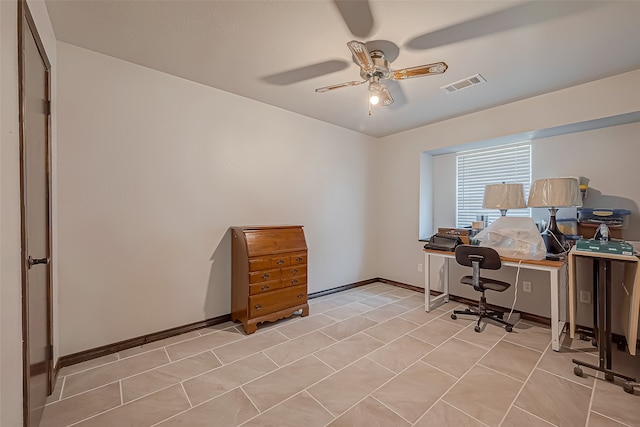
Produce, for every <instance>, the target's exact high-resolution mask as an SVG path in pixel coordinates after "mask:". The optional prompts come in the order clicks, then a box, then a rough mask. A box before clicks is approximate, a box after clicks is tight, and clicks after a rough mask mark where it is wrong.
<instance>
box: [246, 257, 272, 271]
mask: <svg viewBox="0 0 640 427" xmlns="http://www.w3.org/2000/svg"><path fill="white" fill-rule="evenodd" d="M270 268H271V257H260V258H251V259H249V271H259V270H268V269H270Z"/></svg>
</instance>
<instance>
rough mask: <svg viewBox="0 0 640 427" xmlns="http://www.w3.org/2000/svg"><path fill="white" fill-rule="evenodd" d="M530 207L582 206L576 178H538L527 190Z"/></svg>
mask: <svg viewBox="0 0 640 427" xmlns="http://www.w3.org/2000/svg"><path fill="white" fill-rule="evenodd" d="M527 204H528V205H529V207H530V208H566V207H572V206H582V197H581V194H580V183H579V182H578V179H577V178H546V179H538V180H536V181H534V182H533V184H531V189H530V190H529V202H528V203H527Z"/></svg>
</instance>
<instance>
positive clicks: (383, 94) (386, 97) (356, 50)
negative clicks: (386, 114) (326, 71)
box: [316, 40, 448, 114]
mask: <svg viewBox="0 0 640 427" xmlns="http://www.w3.org/2000/svg"><path fill="white" fill-rule="evenodd" d="M347 46H348V47H349V50H351V53H352V54H353V61H354V62H355V63H356V64H357V65H358V66H359V67H360V77H362V79H363V80H356V81H350V82H345V83H339V84H335V85H330V86H324V87H321V88H318V89H316V92H319V93H322V92H329V91H331V90H334V89H340V88H343V87H348V86H359V85H361V84H364V83H369V105H370V106H371V105H378V104H380V105H382V106H383V107H386V106H389V105H391V104H393V97H392V96H391V93H390V92H389V89H387V86H386V85H385V84H384V83H381V82H380V81H381V80H385V79H391V80H404V79H410V78H413V77H423V76H430V75H434V74H442V73H444V72H445V71H447V68H448V65H447V64H445V63H444V62H435V63H433V64H428V65H418V66H416V67H409V68H401V69H399V70H392V69H391V62H390V61H389V60H388V59H386V58H385V56H384V52H383V51H382V50H378V49H375V50H371V52H369V50H368V49H367V47H366V46H365V44H364V43H362V42H359V41H357V40H351V41H350V42H349V43H347ZM369 114H371V109H369Z"/></svg>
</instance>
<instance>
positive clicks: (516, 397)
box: [498, 342, 553, 426]
mask: <svg viewBox="0 0 640 427" xmlns="http://www.w3.org/2000/svg"><path fill="white" fill-rule="evenodd" d="M550 347H551V342H550V343H549V344H547V347H545V349H544V351H543V352H542V354H540V357H538V361H537V362H536V364H535V365H534V366H533V369H531V372H529V375H528V376H527V379H526V380H525V381H524V382H523V383H522V386H521V387H520V390H518V392H517V393H516V395H515V397H514V398H513V400H512V401H511V404H510V405H509V408H508V409H507V412H505V414H504V415H503V416H502V419H501V420H500V423H499V424H498V425H499V426H501V425H502V423H504V420H505V419H506V418H507V415H508V414H509V412H510V411H511V408H513V407H514V406H515V403H516V401H517V400H518V397H520V394H522V390H524V388H525V387H526V386H527V383H528V382H529V380H530V379H531V376H532V375H533V373H534V372H535V371H536V369H537V368H538V365H540V362H541V361H542V358H543V357H544V355H545V353H546V352H547V350H548V349H549V348H550ZM519 409H521V408H519ZM545 421H546V420H545ZM550 424H553V423H550Z"/></svg>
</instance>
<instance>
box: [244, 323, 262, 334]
mask: <svg viewBox="0 0 640 427" xmlns="http://www.w3.org/2000/svg"><path fill="white" fill-rule="evenodd" d="M242 326H243V327H244V332H245V333H246V334H247V335H251V334H252V333H254V332H255V331H257V330H258V324H257V323H243V324H242Z"/></svg>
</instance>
